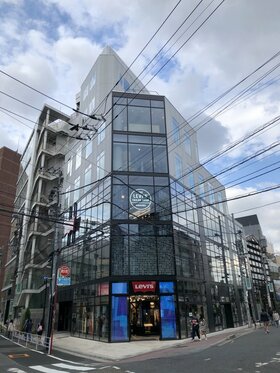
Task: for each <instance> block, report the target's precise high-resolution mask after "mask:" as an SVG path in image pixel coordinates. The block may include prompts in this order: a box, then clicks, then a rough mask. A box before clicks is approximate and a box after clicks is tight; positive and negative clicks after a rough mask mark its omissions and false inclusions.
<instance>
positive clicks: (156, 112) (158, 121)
mask: <svg viewBox="0 0 280 373" xmlns="http://www.w3.org/2000/svg"><path fill="white" fill-rule="evenodd" d="M151 110H152V132H153V133H165V121H164V110H163V109H156V108H152V109H151Z"/></svg>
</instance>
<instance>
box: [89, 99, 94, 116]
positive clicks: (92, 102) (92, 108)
mask: <svg viewBox="0 0 280 373" xmlns="http://www.w3.org/2000/svg"><path fill="white" fill-rule="evenodd" d="M94 108H95V97H93V98H92V100H91V101H90V104H89V107H88V111H89V113H90V114H92V112H93V110H94Z"/></svg>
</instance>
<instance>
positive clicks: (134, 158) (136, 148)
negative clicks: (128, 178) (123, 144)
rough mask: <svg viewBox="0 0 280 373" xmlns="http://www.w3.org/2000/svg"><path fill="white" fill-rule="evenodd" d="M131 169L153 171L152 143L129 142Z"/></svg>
mask: <svg viewBox="0 0 280 373" xmlns="http://www.w3.org/2000/svg"><path fill="white" fill-rule="evenodd" d="M128 147H129V171H137V172H152V171H153V165H152V145H149V144H129V146H128Z"/></svg>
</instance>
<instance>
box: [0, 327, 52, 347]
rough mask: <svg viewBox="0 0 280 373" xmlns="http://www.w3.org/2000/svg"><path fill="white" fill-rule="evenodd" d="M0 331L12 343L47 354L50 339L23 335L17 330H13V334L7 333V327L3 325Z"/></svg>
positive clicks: (35, 335) (30, 334)
mask: <svg viewBox="0 0 280 373" xmlns="http://www.w3.org/2000/svg"><path fill="white" fill-rule="evenodd" d="M0 331H1V333H2V334H3V335H5V336H6V337H7V338H8V339H10V340H11V341H13V342H17V343H18V344H20V345H22V346H26V347H32V348H35V349H36V350H39V351H47V352H48V353H49V348H50V338H49V337H46V336H44V335H38V334H32V333H25V332H21V331H19V330H14V331H13V332H11V331H8V330H7V327H6V326H4V325H1V326H0Z"/></svg>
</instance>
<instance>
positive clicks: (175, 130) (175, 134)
mask: <svg viewBox="0 0 280 373" xmlns="http://www.w3.org/2000/svg"><path fill="white" fill-rule="evenodd" d="M172 138H173V141H174V142H175V144H177V145H178V144H179V142H180V126H179V123H178V122H177V120H176V119H175V118H172Z"/></svg>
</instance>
